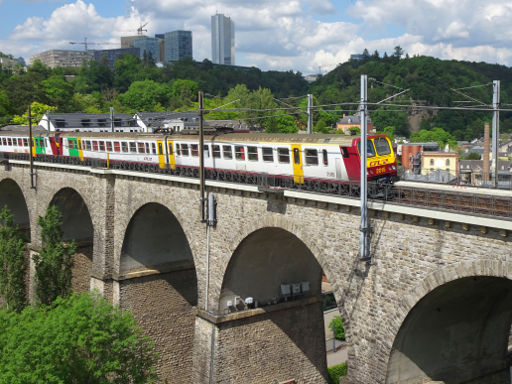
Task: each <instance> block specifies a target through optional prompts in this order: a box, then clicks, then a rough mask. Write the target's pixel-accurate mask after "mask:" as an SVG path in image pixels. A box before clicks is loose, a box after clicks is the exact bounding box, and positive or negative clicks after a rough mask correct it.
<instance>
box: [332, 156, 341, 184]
mask: <svg viewBox="0 0 512 384" xmlns="http://www.w3.org/2000/svg"><path fill="white" fill-rule="evenodd" d="M334 166H335V171H336V180H341V178H342V176H343V173H342V171H341V159H340V158H338V157H337V158H336V160H335V162H334Z"/></svg>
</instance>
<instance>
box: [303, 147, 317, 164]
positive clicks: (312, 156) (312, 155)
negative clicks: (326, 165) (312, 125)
mask: <svg viewBox="0 0 512 384" xmlns="http://www.w3.org/2000/svg"><path fill="white" fill-rule="evenodd" d="M305 152H306V164H307V165H318V150H316V149H306V150H305Z"/></svg>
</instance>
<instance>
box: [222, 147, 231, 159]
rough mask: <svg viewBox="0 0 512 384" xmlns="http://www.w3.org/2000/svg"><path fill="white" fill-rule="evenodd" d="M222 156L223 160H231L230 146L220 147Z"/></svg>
mask: <svg viewBox="0 0 512 384" xmlns="http://www.w3.org/2000/svg"><path fill="white" fill-rule="evenodd" d="M222 154H223V156H224V158H225V159H232V158H233V148H232V147H231V145H223V146H222Z"/></svg>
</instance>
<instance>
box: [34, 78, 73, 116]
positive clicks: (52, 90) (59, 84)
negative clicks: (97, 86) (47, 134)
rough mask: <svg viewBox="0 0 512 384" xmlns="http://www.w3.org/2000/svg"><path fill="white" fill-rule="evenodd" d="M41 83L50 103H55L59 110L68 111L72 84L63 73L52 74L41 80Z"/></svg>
mask: <svg viewBox="0 0 512 384" xmlns="http://www.w3.org/2000/svg"><path fill="white" fill-rule="evenodd" d="M41 85H42V86H43V88H44V92H45V96H46V98H47V100H48V102H49V103H50V104H52V105H56V106H57V108H58V109H59V110H60V111H67V110H68V111H69V105H70V100H71V97H72V96H73V85H71V83H69V82H68V81H66V79H65V78H64V76H63V75H52V76H50V77H49V78H48V79H46V80H43V81H42V82H41Z"/></svg>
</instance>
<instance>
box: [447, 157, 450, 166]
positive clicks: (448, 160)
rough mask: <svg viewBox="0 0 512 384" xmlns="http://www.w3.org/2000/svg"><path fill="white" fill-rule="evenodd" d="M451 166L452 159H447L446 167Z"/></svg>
mask: <svg viewBox="0 0 512 384" xmlns="http://www.w3.org/2000/svg"><path fill="white" fill-rule="evenodd" d="M449 165H450V159H446V166H447V167H448V166H449Z"/></svg>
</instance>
